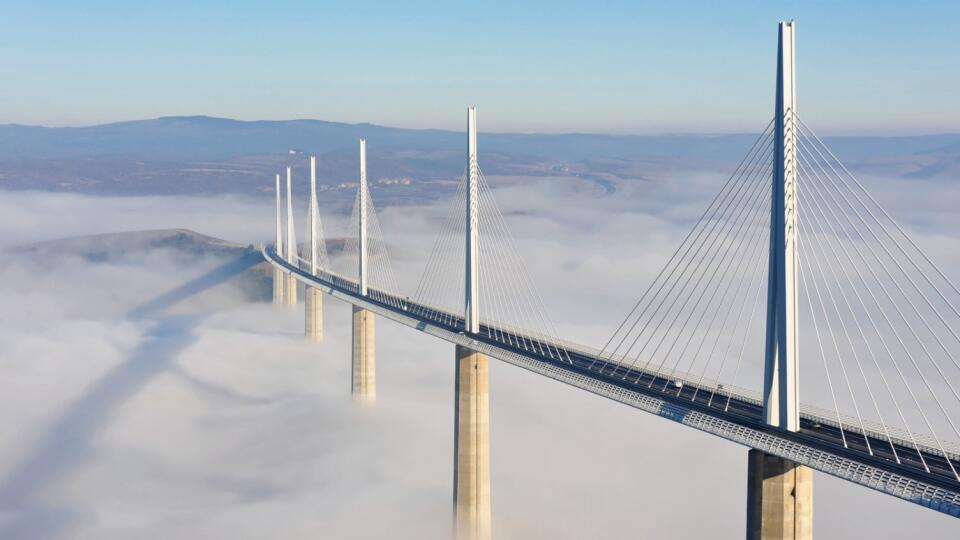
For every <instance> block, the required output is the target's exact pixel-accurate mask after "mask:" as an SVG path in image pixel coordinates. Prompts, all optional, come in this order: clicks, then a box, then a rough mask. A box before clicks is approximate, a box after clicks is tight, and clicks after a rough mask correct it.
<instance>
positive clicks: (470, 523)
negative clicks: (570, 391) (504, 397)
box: [453, 345, 490, 540]
mask: <svg viewBox="0 0 960 540" xmlns="http://www.w3.org/2000/svg"><path fill="white" fill-rule="evenodd" d="M456 354H457V367H456V398H455V409H456V412H455V421H454V462H453V463H454V464H453V466H454V469H453V501H454V513H455V526H456V532H457V538H458V539H459V540H489V538H490V397H489V393H488V388H489V383H488V376H489V369H488V364H489V360H488V358H487V355H485V354H482V353H478V352H476V351H473V350H471V349H468V348H466V347H461V346H459V345H457V349H456Z"/></svg>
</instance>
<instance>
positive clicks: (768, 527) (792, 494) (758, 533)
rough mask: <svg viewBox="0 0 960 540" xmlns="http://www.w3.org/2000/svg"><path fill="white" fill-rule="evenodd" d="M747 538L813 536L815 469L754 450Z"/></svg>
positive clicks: (780, 539)
mask: <svg viewBox="0 0 960 540" xmlns="http://www.w3.org/2000/svg"><path fill="white" fill-rule="evenodd" d="M748 460H749V465H748V470H747V540H811V539H812V538H813V470H812V469H810V468H809V467H804V466H803V465H798V464H796V463H794V462H792V461H790V460H788V459H784V458H781V457H777V456H772V455H770V454H766V453H764V452H761V451H759V450H750V453H749V456H748Z"/></svg>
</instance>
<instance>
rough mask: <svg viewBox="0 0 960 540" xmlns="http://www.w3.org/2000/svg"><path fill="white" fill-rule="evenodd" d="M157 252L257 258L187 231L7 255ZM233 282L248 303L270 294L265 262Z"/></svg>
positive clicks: (20, 249)
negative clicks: (244, 295)
mask: <svg viewBox="0 0 960 540" xmlns="http://www.w3.org/2000/svg"><path fill="white" fill-rule="evenodd" d="M344 245H345V242H344V239H342V238H331V239H329V240H327V249H328V251H329V252H330V253H331V254H333V255H335V254H337V253H339V252H340V251H342V250H343V249H344ZM156 250H165V251H166V252H168V253H170V254H172V255H173V256H175V257H183V258H184V259H185V264H189V261H190V260H195V259H197V258H206V257H214V258H218V259H223V260H224V261H231V260H238V259H240V258H242V257H247V256H250V255H252V254H256V255H257V257H258V258H259V254H258V253H256V252H255V250H254V247H253V246H248V245H243V244H238V243H235V242H230V241H227V240H222V239H220V238H215V237H212V236H207V235H205V234H200V233H198V232H196V231H191V230H189V229H157V230H148V231H128V232H118V233H107V234H95V235H87V236H74V237H70V238H58V239H56V240H47V241H44V242H37V243H33V244H26V245H22V246H17V247H15V248H13V249H11V250H10V251H11V252H12V253H14V254H19V255H21V256H30V257H38V258H42V259H43V260H45V261H56V260H57V259H59V258H66V257H77V258H81V259H85V260H87V261H89V262H91V263H117V262H123V261H129V260H131V259H133V260H138V259H139V258H140V257H141V256H142V255H144V254H147V253H149V252H152V251H156ZM251 252H254V253H251ZM261 260H262V259H261ZM234 279H236V280H238V282H239V284H240V286H241V289H242V290H243V291H245V293H246V296H247V297H248V298H249V299H250V300H256V301H264V300H268V299H269V298H270V296H271V294H272V280H273V272H272V268H271V267H270V265H269V264H268V263H267V262H266V261H263V262H260V263H259V264H256V265H254V266H252V267H251V268H250V269H248V270H246V271H244V272H242V273H241V274H239V275H238V276H236V277H235V278H234Z"/></svg>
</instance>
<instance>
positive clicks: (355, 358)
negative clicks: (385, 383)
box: [350, 306, 377, 401]
mask: <svg viewBox="0 0 960 540" xmlns="http://www.w3.org/2000/svg"><path fill="white" fill-rule="evenodd" d="M373 321H374V319H373V313H371V312H369V311H367V310H365V309H363V308H359V307H357V306H353V354H352V362H351V363H352V366H353V369H352V375H351V377H350V379H351V387H352V393H353V397H354V398H355V399H358V400H361V401H373V400H375V399H376V398H377V356H376V346H375V341H374V338H375V335H376V328H375V327H374V322H373Z"/></svg>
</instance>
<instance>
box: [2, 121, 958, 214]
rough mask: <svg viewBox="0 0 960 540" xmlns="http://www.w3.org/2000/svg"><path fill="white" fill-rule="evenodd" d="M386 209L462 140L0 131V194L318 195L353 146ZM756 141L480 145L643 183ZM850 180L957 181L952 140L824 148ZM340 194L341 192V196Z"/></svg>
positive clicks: (416, 195)
mask: <svg viewBox="0 0 960 540" xmlns="http://www.w3.org/2000/svg"><path fill="white" fill-rule="evenodd" d="M361 137H365V138H367V139H368V147H369V155H368V160H369V175H370V178H371V179H372V180H373V181H374V182H375V183H377V182H379V185H381V186H387V189H388V190H390V191H391V192H392V193H391V198H392V199H395V200H396V201H400V202H402V200H403V199H404V198H411V199H421V198H423V197H430V192H433V191H436V189H435V188H437V187H438V186H437V185H434V182H435V181H438V180H449V179H451V178H456V177H457V176H459V175H460V173H461V172H462V170H463V156H462V154H463V147H464V144H465V143H464V135H463V133H460V132H456V131H444V130H415V129H401V128H392V127H385V126H377V125H373V124H344V123H337V122H326V121H322V120H286V121H239V120H231V119H225V118H212V117H206V116H178V117H163V118H157V119H152V120H137V121H129V122H118V123H112V124H104V125H97V126H89V127H61V128H48V127H38V126H23V125H16V124H7V125H0V188H5V189H39V190H51V191H73V192H83V193H96V194H137V195H143V194H200V193H247V194H257V193H270V192H272V186H271V185H270V178H272V176H273V174H275V173H276V172H278V171H279V170H281V169H282V167H284V166H286V165H288V164H292V165H293V166H294V167H295V168H296V169H297V174H298V176H299V175H300V174H304V173H305V172H306V160H305V159H304V158H305V155H306V154H316V155H318V156H319V157H320V159H319V166H318V169H319V170H318V174H319V178H320V182H321V185H322V186H325V187H326V188H336V187H337V186H340V185H341V184H345V183H346V184H349V183H350V182H353V181H355V180H354V178H355V176H356V163H357V157H356V141H357V139H359V138H361ZM755 138H756V134H730V135H692V134H687V135H603V134H581V133H571V134H519V133H481V134H480V137H479V145H480V148H481V152H482V153H483V160H482V163H483V167H484V170H485V171H486V173H487V174H488V175H504V176H560V175H563V176H568V175H577V176H586V177H595V178H597V179H604V178H606V179H608V180H626V181H629V180H635V179H640V178H648V177H650V176H651V175H652V174H654V173H655V172H656V171H657V170H658V169H660V168H663V167H668V168H670V169H673V170H676V169H678V168H679V169H682V170H691V171H693V170H718V171H722V170H731V169H732V166H733V165H735V163H736V162H737V161H739V159H740V158H741V157H742V156H743V155H744V154H745V153H746V152H747V150H748V149H749V148H750V145H751V144H752V143H753V141H754V140H755ZM825 142H826V143H827V144H828V145H829V146H830V147H831V148H832V149H834V151H835V152H836V153H837V154H838V156H839V157H840V158H841V159H843V160H845V161H846V162H847V163H848V164H849V165H850V166H851V168H854V169H859V170H860V171H864V172H869V173H875V174H882V175H889V176H902V177H913V178H956V177H957V176H960V174H958V172H960V134H947V135H925V136H897V137H875V136H870V137H829V138H826V139H825ZM343 187H347V186H343Z"/></svg>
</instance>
